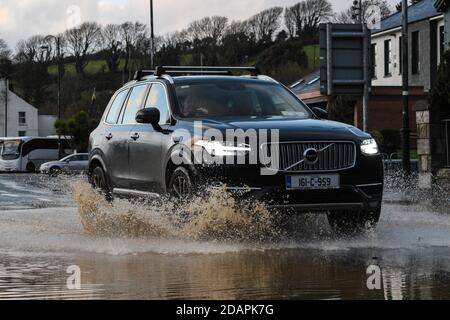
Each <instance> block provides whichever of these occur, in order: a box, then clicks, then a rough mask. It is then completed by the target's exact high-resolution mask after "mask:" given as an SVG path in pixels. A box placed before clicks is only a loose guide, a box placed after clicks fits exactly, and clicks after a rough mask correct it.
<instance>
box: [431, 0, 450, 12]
mask: <svg viewBox="0 0 450 320" xmlns="http://www.w3.org/2000/svg"><path fill="white" fill-rule="evenodd" d="M449 5H450V0H436V1H435V2H434V6H435V7H436V9H437V10H438V11H439V12H444V11H445V10H447V9H448V7H449Z"/></svg>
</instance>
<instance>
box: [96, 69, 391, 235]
mask: <svg viewBox="0 0 450 320" xmlns="http://www.w3.org/2000/svg"><path fill="white" fill-rule="evenodd" d="M327 118H328V116H327V113H326V111H324V110H322V109H319V108H312V109H311V108H309V107H308V106H307V105H305V104H304V103H303V102H302V101H301V100H300V99H299V98H298V97H297V96H295V95H294V94H293V93H292V92H291V91H290V90H289V89H287V88H286V87H285V86H283V85H282V84H280V83H278V82H277V81H275V80H274V79H272V78H270V77H267V76H264V75H260V73H259V71H258V69H257V68H250V67H242V68H238V67H162V66H161V67H158V68H156V71H139V72H137V73H136V76H135V80H134V81H132V82H130V83H128V84H126V85H125V86H123V87H122V88H121V89H119V90H118V91H117V92H116V93H115V94H114V96H113V97H112V99H111V101H110V103H109V105H108V106H107V108H106V110H105V113H104V115H103V118H102V119H101V123H100V125H99V126H98V128H97V129H96V130H95V131H94V132H92V134H91V136H90V139H89V179H90V182H91V184H92V185H93V187H94V188H96V189H99V190H101V191H103V192H104V194H105V195H106V196H107V197H108V198H110V199H112V197H114V196H126V197H133V196H138V197H147V196H148V197H154V196H158V195H159V196H160V195H163V194H170V195H172V196H175V197H179V198H187V197H189V195H190V194H192V193H193V192H194V191H196V190H198V189H199V187H202V186H205V185H211V186H214V185H215V184H217V183H220V184H222V185H225V186H226V188H227V190H229V191H230V192H234V193H235V194H236V196H239V197H246V198H251V199H257V200H260V201H265V202H266V203H267V205H268V206H269V207H270V208H273V209H275V210H279V211H282V212H285V211H286V212H288V211H290V212H294V213H302V212H322V213H326V214H327V215H328V221H329V223H330V225H331V227H332V228H333V229H334V230H335V231H337V232H354V231H362V230H367V229H368V228H373V227H375V226H376V224H377V223H378V221H379V218H380V211H381V205H382V196H383V176H384V172H383V164H382V157H381V156H380V154H379V152H378V146H377V143H376V142H375V140H374V139H373V138H372V137H371V136H370V135H369V134H367V133H365V132H363V131H361V130H359V129H358V128H356V127H353V126H350V125H347V124H343V123H338V122H334V121H329V120H328V119H327Z"/></svg>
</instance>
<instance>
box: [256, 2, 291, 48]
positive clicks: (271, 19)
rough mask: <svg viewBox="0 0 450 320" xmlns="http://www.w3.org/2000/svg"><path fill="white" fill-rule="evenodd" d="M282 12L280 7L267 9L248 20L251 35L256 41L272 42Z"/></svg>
mask: <svg viewBox="0 0 450 320" xmlns="http://www.w3.org/2000/svg"><path fill="white" fill-rule="evenodd" d="M283 10H284V9H283V8H281V7H273V8H269V9H266V10H264V11H261V12H260V13H258V14H256V15H254V16H253V17H251V18H250V19H249V20H248V24H249V26H250V30H251V33H252V35H253V37H254V38H255V39H256V41H260V42H265V43H268V42H272V40H273V35H274V33H275V32H276V31H277V30H278V28H279V27H280V17H281V14H282V13H283Z"/></svg>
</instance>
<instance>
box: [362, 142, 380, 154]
mask: <svg viewBox="0 0 450 320" xmlns="http://www.w3.org/2000/svg"><path fill="white" fill-rule="evenodd" d="M361 151H362V153H364V154H365V155H368V156H373V155H376V154H378V152H379V149H378V144H377V142H376V141H375V139H367V140H364V141H363V142H362V143H361Z"/></svg>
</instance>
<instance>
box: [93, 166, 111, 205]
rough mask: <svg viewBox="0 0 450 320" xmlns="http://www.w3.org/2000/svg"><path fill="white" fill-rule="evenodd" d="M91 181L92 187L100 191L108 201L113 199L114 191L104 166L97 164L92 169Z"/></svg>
mask: <svg viewBox="0 0 450 320" xmlns="http://www.w3.org/2000/svg"><path fill="white" fill-rule="evenodd" d="M90 182H91V185H92V188H94V189H95V190H97V191H100V192H101V193H102V194H103V195H104V196H105V198H106V200H108V201H112V199H113V198H112V193H111V190H110V188H109V185H108V180H107V178H106V173H105V171H104V170H103V168H102V167H100V166H97V167H95V168H94V169H93V170H92V173H91V176H90Z"/></svg>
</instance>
